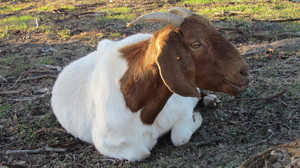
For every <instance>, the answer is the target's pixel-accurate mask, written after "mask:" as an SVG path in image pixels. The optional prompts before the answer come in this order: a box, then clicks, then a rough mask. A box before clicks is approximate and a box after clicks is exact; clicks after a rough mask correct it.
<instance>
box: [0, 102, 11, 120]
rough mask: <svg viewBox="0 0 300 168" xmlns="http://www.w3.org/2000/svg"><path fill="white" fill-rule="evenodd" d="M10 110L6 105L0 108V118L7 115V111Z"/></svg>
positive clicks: (8, 105) (9, 106)
mask: <svg viewBox="0 0 300 168" xmlns="http://www.w3.org/2000/svg"><path fill="white" fill-rule="evenodd" d="M10 108H11V105H10V104H8V103H6V104H3V105H1V106H0V118H2V117H4V116H5V115H6V114H7V111H8V110H9V109H10Z"/></svg>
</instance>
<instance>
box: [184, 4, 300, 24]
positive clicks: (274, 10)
mask: <svg viewBox="0 0 300 168" xmlns="http://www.w3.org/2000/svg"><path fill="white" fill-rule="evenodd" d="M182 3H185V4H193V5H200V6H199V8H200V9H199V13H200V14H202V15H206V16H208V17H215V16H216V13H221V12H222V11H225V12H229V13H230V12H239V13H237V14H235V15H231V16H228V15H224V17H221V18H227V19H228V18H236V19H243V18H245V19H248V17H250V18H253V19H269V20H271V19H288V18H297V17H299V13H300V6H299V5H298V4H297V3H293V2H290V1H287V0H283V1H278V0H274V1H272V2H270V1H267V0H262V1H249V0H243V1H241V0H233V1H229V0H212V1H210V0H185V1H183V2H182ZM249 15H250V16H249ZM246 16H248V17H246Z"/></svg>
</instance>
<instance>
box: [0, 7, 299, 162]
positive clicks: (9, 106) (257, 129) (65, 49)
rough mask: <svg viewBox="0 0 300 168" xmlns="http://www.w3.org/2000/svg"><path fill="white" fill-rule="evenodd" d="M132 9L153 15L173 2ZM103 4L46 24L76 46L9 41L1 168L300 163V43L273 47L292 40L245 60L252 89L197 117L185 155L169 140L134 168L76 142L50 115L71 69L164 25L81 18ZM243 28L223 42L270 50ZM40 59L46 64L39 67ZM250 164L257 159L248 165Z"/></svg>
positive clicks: (0, 88)
mask: <svg viewBox="0 0 300 168" xmlns="http://www.w3.org/2000/svg"><path fill="white" fill-rule="evenodd" d="M124 3H126V4H128V5H133V4H134V5H135V8H143V9H145V10H146V11H149V12H150V11H155V10H156V9H157V7H159V6H161V7H162V4H164V3H167V2H162V1H158V2H148V1H145V2H140V1H125V2H124ZM172 3H174V2H173V1H172ZM172 3H171V2H170V4H172ZM101 5H103V4H89V5H82V6H81V7H79V8H78V9H76V10H74V11H70V12H68V13H65V14H59V13H45V14H44V15H43V16H45V17H44V19H43V20H40V24H41V25H55V26H56V28H57V30H58V31H59V30H64V29H69V30H70V37H61V36H60V35H59V34H58V33H57V32H53V33H50V34H46V35H45V31H43V30H41V29H37V30H35V31H34V32H32V33H30V34H28V33H29V32H26V31H24V32H22V31H21V32H18V33H16V35H13V36H11V37H9V38H7V39H5V40H2V41H1V42H0V58H1V59H5V60H7V59H9V58H10V57H11V56H15V55H16V56H17V58H14V59H13V60H12V61H8V62H6V63H3V64H1V65H0V70H1V72H5V74H4V73H3V74H1V76H0V117H1V118H0V167H207V168H208V167H212V168H216V167H237V166H239V165H240V164H242V166H244V167H264V166H265V167H268V166H269V165H270V166H269V167H272V166H273V167H276V165H287V166H289V165H290V167H292V166H291V165H297V164H298V162H299V140H300V132H299V130H300V122H299V121H300V111H299V109H300V83H299V81H300V77H299V74H300V66H299V65H300V53H299V44H298V43H297V44H296V45H295V46H294V49H295V50H290V49H286V50H281V49H282V48H281V47H280V46H281V45H273V44H276V43H279V42H280V43H282V44H283V45H285V44H286V42H285V41H284V40H283V41H279V42H278V41H277V42H274V41H275V39H269V41H270V42H268V44H263V46H265V47H264V48H263V47H262V49H261V51H259V52H256V51H255V52H252V53H248V54H246V55H244V56H243V57H244V58H245V59H246V60H247V62H248V63H249V64H250V67H251V75H252V83H251V85H250V86H249V88H248V89H247V90H246V91H245V92H244V93H243V94H242V95H240V96H238V97H230V96H227V95H224V94H218V95H219V97H220V98H221V100H222V101H223V103H222V105H221V106H220V107H218V108H217V109H203V108H197V110H199V111H201V113H202V115H203V118H204V123H203V125H202V126H201V128H200V129H199V130H198V131H196V133H195V134H194V135H193V137H192V139H191V140H190V142H189V143H188V144H186V145H184V146H181V147H174V146H173V145H172V143H171V141H170V138H169V135H166V136H164V137H162V138H161V139H160V140H159V142H158V144H157V145H156V147H155V148H154V149H153V150H152V151H151V156H150V157H149V158H147V159H145V160H144V161H142V162H139V163H130V162H127V161H119V160H115V159H111V158H107V157H105V156H103V155H101V154H100V153H99V152H97V151H96V150H95V148H94V147H93V146H92V145H90V144H87V143H83V142H81V141H79V140H77V139H75V138H74V137H72V136H71V135H69V134H68V133H66V132H65V131H64V130H63V129H62V127H61V126H60V125H59V123H58V122H57V120H56V119H55V117H54V115H53V113H52V110H51V107H50V97H51V90H52V86H53V84H54V81H55V79H56V77H57V75H58V73H59V72H60V71H61V69H62V68H63V67H64V66H65V65H67V64H69V63H70V62H71V61H73V60H75V59H78V58H80V57H82V56H84V55H86V54H87V53H89V52H91V51H93V50H95V48H96V45H97V43H98V41H99V40H102V39H104V38H110V39H116V40H117V39H119V38H123V37H126V36H129V35H131V34H134V33H137V32H152V31H155V30H157V28H158V27H160V26H161V24H152V23H151V24H146V26H145V25H142V24H141V25H136V26H133V27H131V28H127V27H126V21H123V20H117V19H113V20H108V21H105V22H100V21H99V20H97V18H95V16H89V15H85V16H79V14H82V13H84V12H90V11H94V10H95V8H96V7H98V6H101ZM104 5H105V4H104ZM110 5H112V6H118V5H119V4H118V3H112V4H110ZM137 13H138V14H140V13H139V12H137ZM20 14H21V13H20ZM74 16H75V17H74ZM213 23H214V24H215V25H216V26H217V27H218V28H220V27H221V26H220V25H222V24H220V23H221V22H219V21H214V22H213ZM228 24H230V22H228ZM242 24H243V23H238V24H234V25H232V27H231V28H230V29H223V30H220V33H222V34H223V35H224V36H226V37H227V38H228V39H230V41H231V42H232V43H234V45H235V46H236V47H238V48H241V47H242V46H244V45H252V44H259V45H260V44H261V43H262V42H263V41H264V39H261V38H256V37H255V36H254V35H253V32H257V31H259V29H256V30H253V29H251V28H250V29H243V30H242V31H240V30H239V29H236V27H238V26H237V25H242ZM266 25H267V23H266ZM252 28H253V27H252ZM112 32H114V33H120V36H119V37H112V36H111V35H110V33H112ZM250 38H251V41H250V40H248V39H250ZM253 39H254V40H253ZM292 40H295V41H296V40H297V39H292ZM264 43H265V42H264ZM269 45H272V46H273V48H270V47H269ZM297 46H298V50H297ZM286 47H289V45H288V46H286ZM49 58H51V60H50V62H49V60H48V59H49ZM37 60H39V61H40V60H46V61H45V63H40V62H39V63H37ZM293 141H294V143H291V144H287V145H281V146H278V145H280V144H284V143H290V142H293ZM277 146H278V147H277ZM265 149H266V151H265V152H263V150H265ZM256 154H258V155H257V156H253V155H256ZM250 156H253V157H251V158H250V159H248V158H249V157H250ZM247 159H248V160H247ZM246 160H247V161H246ZM244 161H246V162H244ZM277 162H278V163H277ZM277 167H278V166H277ZM277 167H276V168H277ZM279 167H280V166H279ZM294 167H295V166H294ZM295 168H296V167H295Z"/></svg>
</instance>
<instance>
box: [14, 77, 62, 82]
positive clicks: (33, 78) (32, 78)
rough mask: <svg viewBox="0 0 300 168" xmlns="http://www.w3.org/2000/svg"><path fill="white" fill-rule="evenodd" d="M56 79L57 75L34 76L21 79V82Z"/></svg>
mask: <svg viewBox="0 0 300 168" xmlns="http://www.w3.org/2000/svg"><path fill="white" fill-rule="evenodd" d="M49 77H50V78H56V77H57V76H56V75H40V76H34V77H31V78H26V79H21V80H19V82H24V81H29V80H35V79H41V78H49Z"/></svg>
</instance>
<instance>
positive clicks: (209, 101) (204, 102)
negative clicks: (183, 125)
mask: <svg viewBox="0 0 300 168" xmlns="http://www.w3.org/2000/svg"><path fill="white" fill-rule="evenodd" d="M221 103H222V102H221V100H220V99H218V97H217V95H214V94H207V93H204V92H201V100H200V102H199V105H200V106H201V107H208V108H214V107H218V106H219V105H220V104H221Z"/></svg>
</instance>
